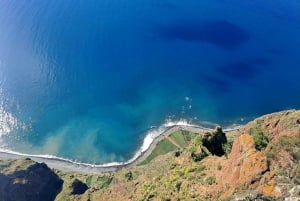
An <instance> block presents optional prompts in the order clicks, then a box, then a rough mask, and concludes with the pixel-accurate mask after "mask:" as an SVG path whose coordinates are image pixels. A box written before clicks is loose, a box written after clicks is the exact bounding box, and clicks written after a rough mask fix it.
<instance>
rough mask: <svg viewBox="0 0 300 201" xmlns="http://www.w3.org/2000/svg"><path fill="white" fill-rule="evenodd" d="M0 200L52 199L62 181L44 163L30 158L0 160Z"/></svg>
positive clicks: (30, 200) (32, 200)
mask: <svg viewBox="0 0 300 201" xmlns="http://www.w3.org/2000/svg"><path fill="white" fill-rule="evenodd" d="M0 172H1V173H0V200H1V201H35V200H36V201H38V200H44V201H52V200H54V199H55V197H56V195H57V194H58V193H59V192H60V191H61V189H62V184H63V181H62V180H61V179H60V178H59V177H58V176H57V175H56V174H55V173H54V172H53V171H52V170H50V169H49V168H48V167H47V165H45V164H44V163H35V162H34V161H32V160H30V159H19V160H15V161H6V162H4V161H0Z"/></svg>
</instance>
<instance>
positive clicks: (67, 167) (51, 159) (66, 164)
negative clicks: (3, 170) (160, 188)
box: [0, 124, 242, 174]
mask: <svg viewBox="0 0 300 201" xmlns="http://www.w3.org/2000/svg"><path fill="white" fill-rule="evenodd" d="M241 127H242V126H235V127H233V128H227V129H223V131H224V132H230V131H234V130H239V129H240V128H241ZM179 130H185V131H189V132H194V133H201V132H204V131H212V130H214V129H211V128H205V127H201V126H198V125H189V124H187V125H173V126H170V127H166V129H165V130H164V131H162V132H161V133H159V134H158V135H157V136H154V137H153V139H152V141H151V143H150V145H149V146H148V147H146V148H145V150H143V146H144V144H143V145H142V147H141V148H140V149H139V150H138V151H137V152H136V154H135V155H134V156H133V157H132V158H131V159H129V160H128V161H126V162H115V163H108V164H103V165H93V164H88V163H80V162H75V161H72V160H69V159H64V158H59V157H55V156H46V155H44V156H43V155H30V154H23V153H18V152H13V151H9V150H1V149H0V160H3V159H18V158H24V157H25V158H31V159H32V160H34V161H36V162H39V163H42V162H43V163H46V164H47V165H48V166H49V167H50V168H53V169H57V170H60V171H64V172H78V173H84V174H100V173H110V172H115V171H118V170H120V169H128V168H131V167H133V166H135V165H137V164H138V163H140V162H142V161H143V160H145V159H146V158H147V157H148V156H149V155H150V154H151V153H152V151H153V150H154V148H155V146H156V144H157V143H158V142H159V141H161V140H162V139H164V138H165V137H167V136H169V135H170V134H172V133H174V132H176V131H179ZM147 137H149V133H148V134H147V135H146V136H145V138H144V142H145V140H146V138H147ZM150 137H151V136H150Z"/></svg>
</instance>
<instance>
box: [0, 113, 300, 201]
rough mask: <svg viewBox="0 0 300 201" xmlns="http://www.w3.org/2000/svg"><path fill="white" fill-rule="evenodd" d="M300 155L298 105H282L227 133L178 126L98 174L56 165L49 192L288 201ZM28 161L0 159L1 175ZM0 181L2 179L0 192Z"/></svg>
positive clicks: (78, 196)
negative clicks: (144, 151) (138, 158)
mask: <svg viewBox="0 0 300 201" xmlns="http://www.w3.org/2000/svg"><path fill="white" fill-rule="evenodd" d="M299 160H300V111H297V110H288V111H282V112H278V113H273V114H268V115H265V116H262V117H260V118H257V119H255V120H253V121H251V122H249V123H248V124H247V125H245V126H244V127H242V128H241V129H239V130H237V131H233V132H229V133H226V134H225V133H223V131H222V129H221V128H220V127H218V128H216V130H215V131H212V132H204V133H200V134H199V133H197V134H195V133H189V132H185V131H179V132H176V133H174V134H172V135H170V136H168V137H167V138H165V139H164V140H163V141H161V143H158V144H157V146H156V148H155V149H154V151H153V154H151V155H150V156H149V157H148V158H147V159H145V161H144V162H141V163H140V164H139V165H137V166H136V167H133V168H131V169H123V170H120V171H118V172H114V173H107V174H99V175H85V174H78V173H64V172H61V171H55V172H56V174H57V175H58V176H59V177H60V178H62V179H63V181H64V184H63V187H62V190H61V191H60V193H59V194H58V195H57V196H56V198H55V200H57V201H67V200H85V201H86V200H90V201H94V200H95V201H102V200H103V201H107V200H109V201H113V200H118V201H119V200H122V201H123V200H124V201H126V200H164V201H168V200H170V201H173V200H174V201H177V200H181V201H182V200H286V201H289V200H290V201H294V200H300V163H299ZM34 164H36V163H34V162H32V161H29V160H18V161H10V162H9V163H8V162H1V163H0V172H1V174H0V176H2V177H3V176H8V175H14V174H15V173H16V172H20V171H28V170H29V169H30V167H32V166H33V165H34ZM30 171H31V172H32V170H30ZM52 173H53V172H52ZM53 174H54V173H53ZM47 175H51V174H47ZM52 176H53V175H52ZM52 176H51V177H52ZM46 177H48V176H46ZM17 178H19V177H17ZM40 179H41V182H42V181H43V180H45V179H46V178H43V179H42V178H40ZM17 180H18V179H17ZM1 181H2V180H1V178H0V184H1ZM13 181H15V180H10V182H12V184H11V185H15V183H14V182H13ZM18 181H19V180H18ZM21 181H23V180H20V182H17V184H18V185H19V187H18V188H19V189H22V188H26V185H28V182H27V183H26V182H21ZM11 185H8V186H7V185H6V188H10V187H11ZM3 189H4V188H3V184H1V185H0V193H5V192H6V191H5V190H3ZM32 190H33V191H34V188H33V189H32ZM21 192H22V191H21ZM0 196H3V195H0ZM8 200H12V201H13V199H7V201H8ZM3 201H6V200H3Z"/></svg>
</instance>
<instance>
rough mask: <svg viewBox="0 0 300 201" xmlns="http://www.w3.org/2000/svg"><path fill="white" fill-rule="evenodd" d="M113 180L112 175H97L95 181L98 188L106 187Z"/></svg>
mask: <svg viewBox="0 0 300 201" xmlns="http://www.w3.org/2000/svg"><path fill="white" fill-rule="evenodd" d="M112 180H113V176H102V177H98V179H97V182H98V187H99V188H100V189H104V188H107V187H108V186H109V185H110V183H111V182H112Z"/></svg>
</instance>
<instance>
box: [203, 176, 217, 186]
mask: <svg viewBox="0 0 300 201" xmlns="http://www.w3.org/2000/svg"><path fill="white" fill-rule="evenodd" d="M205 183H206V184H208V185H213V184H214V183H216V177H215V176H209V177H207V178H206V179H205Z"/></svg>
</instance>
